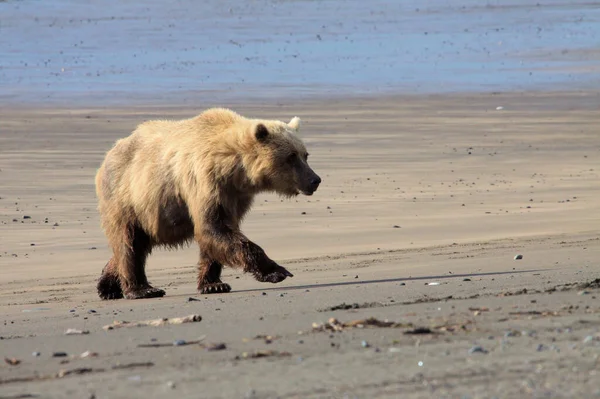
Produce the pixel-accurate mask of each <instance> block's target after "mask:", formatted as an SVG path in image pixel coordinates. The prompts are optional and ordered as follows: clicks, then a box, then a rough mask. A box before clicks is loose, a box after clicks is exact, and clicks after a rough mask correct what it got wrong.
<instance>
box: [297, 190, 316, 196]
mask: <svg viewBox="0 0 600 399" xmlns="http://www.w3.org/2000/svg"><path fill="white" fill-rule="evenodd" d="M299 193H302V194H304V195H306V196H309V197H310V196H311V195H313V194H314V193H315V192H314V191H311V190H299V191H298V192H297V194H299Z"/></svg>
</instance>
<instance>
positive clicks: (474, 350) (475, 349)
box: [469, 345, 488, 354]
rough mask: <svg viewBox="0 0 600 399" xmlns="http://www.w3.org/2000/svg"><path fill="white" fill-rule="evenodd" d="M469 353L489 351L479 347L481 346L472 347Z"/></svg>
mask: <svg viewBox="0 0 600 399" xmlns="http://www.w3.org/2000/svg"><path fill="white" fill-rule="evenodd" d="M469 353H470V354H473V353H488V351H487V350H485V349H484V348H483V347H481V346H479V345H475V346H474V347H472V348H471V349H469Z"/></svg>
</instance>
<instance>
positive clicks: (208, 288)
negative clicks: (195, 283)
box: [198, 283, 231, 294]
mask: <svg viewBox="0 0 600 399" xmlns="http://www.w3.org/2000/svg"><path fill="white" fill-rule="evenodd" d="M198 290H199V291H200V293H201V294H224V293H227V292H230V291H231V286H230V285H229V284H227V283H206V284H201V285H200V287H198Z"/></svg>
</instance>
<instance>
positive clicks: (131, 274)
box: [119, 226, 165, 299]
mask: <svg viewBox="0 0 600 399" xmlns="http://www.w3.org/2000/svg"><path fill="white" fill-rule="evenodd" d="M127 233H128V234H126V237H125V242H124V243H123V244H122V245H121V249H122V250H121V254H120V255H121V256H120V262H119V277H120V280H121V288H122V289H123V294H124V296H125V298H127V299H141V298H159V297H162V296H164V295H165V291H164V290H161V289H159V288H154V287H152V286H151V285H150V284H149V283H148V279H147V278H146V271H145V267H146V258H147V257H148V255H149V254H150V252H151V251H152V243H151V242H150V237H149V236H148V234H146V232H145V231H143V230H142V229H141V228H139V227H137V226H136V227H130V228H129V229H128V230H127Z"/></svg>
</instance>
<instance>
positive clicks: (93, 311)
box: [88, 309, 96, 313]
mask: <svg viewBox="0 0 600 399" xmlns="http://www.w3.org/2000/svg"><path fill="white" fill-rule="evenodd" d="M88 313H96V311H95V310H94V309H90V310H88Z"/></svg>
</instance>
